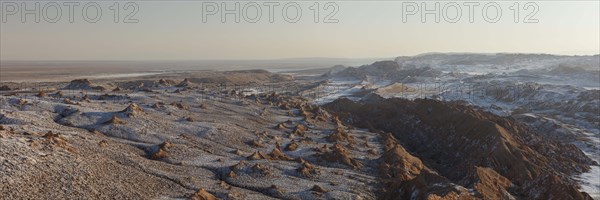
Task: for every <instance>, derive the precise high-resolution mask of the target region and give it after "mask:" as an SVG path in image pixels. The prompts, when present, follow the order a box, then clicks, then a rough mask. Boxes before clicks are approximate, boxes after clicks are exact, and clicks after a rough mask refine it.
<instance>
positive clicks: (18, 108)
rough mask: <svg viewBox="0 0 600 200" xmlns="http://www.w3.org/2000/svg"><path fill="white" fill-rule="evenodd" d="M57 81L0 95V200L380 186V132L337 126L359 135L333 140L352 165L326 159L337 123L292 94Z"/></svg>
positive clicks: (353, 190)
mask: <svg viewBox="0 0 600 200" xmlns="http://www.w3.org/2000/svg"><path fill="white" fill-rule="evenodd" d="M99 83H101V82H99ZM62 85H64V84H62ZM104 85H107V84H104ZM107 87H108V86H107ZM57 88H58V89H59V90H56V91H54V92H49V93H48V94H47V95H46V94H42V95H40V94H37V93H36V92H22V93H17V94H15V95H12V96H1V97H0V100H1V104H0V106H1V107H2V109H1V111H0V124H1V125H2V127H1V130H0V173H2V176H1V177H2V178H1V179H0V193H2V194H3V197H2V198H9V199H28V198H33V199H72V198H83V199H110V198H117V199H182V198H190V197H193V196H194V195H195V194H196V195H203V194H204V195H209V196H214V197H217V198H222V199H271V198H284V199H375V198H376V197H377V188H380V187H377V186H378V185H379V181H378V178H377V174H375V170H373V168H374V165H375V160H376V159H377V158H378V152H381V147H380V144H379V139H378V138H379V134H376V133H371V132H368V131H364V130H356V129H352V128H347V129H348V130H347V131H348V133H349V134H350V135H353V136H352V137H356V138H361V139H360V140H361V141H364V142H361V143H360V144H351V143H349V142H344V141H340V142H339V144H341V145H343V146H344V147H345V148H347V150H348V152H347V154H348V156H350V157H351V158H352V159H353V160H354V159H356V161H357V163H358V162H360V163H361V164H360V166H358V165H348V164H345V163H344V162H333V161H331V160H328V159H332V158H329V157H326V156H324V155H328V153H331V151H332V150H330V148H332V146H333V145H334V144H336V143H337V142H336V141H334V140H327V139H326V137H327V136H328V135H331V134H333V133H334V132H335V130H336V128H337V126H338V125H336V122H335V121H334V120H332V118H331V117H329V118H326V119H325V118H323V119H313V118H314V117H316V114H312V113H311V114H308V115H309V116H302V113H301V112H300V110H299V109H300V108H302V109H303V107H304V106H308V105H305V103H306V102H305V100H302V99H295V100H294V99H289V101H297V102H300V103H298V104H294V105H290V106H289V107H287V106H278V105H277V103H278V102H280V100H281V99H283V98H284V97H279V96H273V95H270V96H269V95H259V96H253V97H246V98H241V97H240V96H239V95H237V94H232V93H219V92H214V91H205V90H203V89H200V88H197V87H196V88H194V87H188V88H182V87H175V86H161V87H153V88H152V91H150V90H149V89H148V90H145V91H143V90H133V91H121V92H118V91H115V92H112V91H108V92H104V93H95V92H90V91H89V90H83V89H82V90H60V87H57ZM313 115H314V116H313ZM291 143H294V145H292V146H295V145H297V147H295V148H292V147H288V145H290V144H291ZM323 146H325V147H323ZM202 191H203V192H204V193H203V192H202ZM206 193H207V194H206Z"/></svg>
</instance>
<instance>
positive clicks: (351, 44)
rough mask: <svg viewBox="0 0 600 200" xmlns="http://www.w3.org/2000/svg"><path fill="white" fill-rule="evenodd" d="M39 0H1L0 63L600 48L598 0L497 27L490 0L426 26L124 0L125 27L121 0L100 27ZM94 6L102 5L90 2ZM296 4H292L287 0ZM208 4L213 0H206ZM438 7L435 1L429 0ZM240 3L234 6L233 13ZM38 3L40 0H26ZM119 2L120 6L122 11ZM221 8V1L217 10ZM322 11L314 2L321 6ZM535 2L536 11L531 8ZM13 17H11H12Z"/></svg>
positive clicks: (370, 10) (381, 8)
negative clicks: (25, 11) (129, 18)
mask: <svg viewBox="0 0 600 200" xmlns="http://www.w3.org/2000/svg"><path fill="white" fill-rule="evenodd" d="M49 2H56V1H40V10H42V11H43V10H44V7H45V8H46V9H45V10H46V15H42V16H41V17H40V18H41V19H40V22H39V23H35V22H34V17H35V16H34V15H31V14H30V15H26V17H27V18H26V20H27V21H26V22H25V23H22V22H21V17H22V16H21V13H19V12H20V11H19V12H17V13H14V12H12V10H11V9H12V8H14V5H17V6H18V7H17V9H21V7H22V4H21V2H17V4H13V3H12V2H11V1H4V0H2V2H1V3H2V10H0V12H1V13H0V15H2V16H3V21H2V23H1V27H0V39H1V41H0V59H2V60H180V59H185V60H196V59H275V58H297V57H340V58H367V57H393V56H400V55H415V54H419V53H426V52H524V53H552V54H598V53H599V52H600V50H599V49H600V39H599V38H600V30H599V29H600V28H599V24H600V19H599V18H600V12H599V7H600V5H599V1H542V2H536V4H535V5H529V6H528V7H525V3H526V2H525V1H498V5H499V6H500V8H501V9H502V11H501V14H502V15H501V17H500V18H499V21H497V22H496V23H490V22H487V21H486V18H485V17H483V13H484V10H483V7H484V5H485V4H486V3H490V2H481V3H480V4H479V5H478V6H475V7H474V15H473V20H474V22H473V23H470V22H469V17H468V14H469V7H467V6H465V5H464V3H465V2H458V4H452V5H449V4H448V2H447V1H438V3H440V12H441V13H442V14H444V7H445V8H447V9H446V10H445V11H447V12H445V13H446V15H444V16H446V18H448V19H450V20H445V18H444V16H441V17H440V19H441V20H440V22H439V23H436V22H435V21H434V17H435V16H434V15H426V20H427V21H426V22H425V23H423V22H421V15H420V12H417V13H416V14H415V15H407V17H406V18H405V20H406V22H403V14H410V13H409V12H403V5H404V6H406V7H405V8H406V9H409V8H413V7H410V5H412V6H414V5H417V8H418V9H419V11H421V10H422V4H421V3H423V2H420V1H413V2H414V3H413V2H407V1H404V4H403V2H400V1H341V2H335V3H336V4H330V5H331V6H329V7H327V8H329V9H327V10H326V9H324V6H325V3H326V2H324V1H318V2H319V8H320V9H319V10H320V11H319V23H315V22H314V19H313V18H314V11H313V10H311V9H310V7H311V5H313V4H314V3H315V2H317V1H306V0H304V1H298V5H300V7H301V8H302V11H301V13H302V16H301V17H300V18H299V21H298V22H296V23H290V22H287V21H285V18H284V17H283V16H282V13H283V12H284V10H283V7H284V5H285V4H286V2H280V3H279V4H280V5H279V6H275V7H274V12H275V13H274V15H273V19H274V21H275V22H274V23H271V22H269V18H268V13H267V12H268V11H269V9H268V8H269V7H267V6H265V5H263V3H265V2H257V4H252V5H259V6H260V8H261V11H262V16H261V18H260V20H259V21H258V22H256V23H249V22H247V21H245V18H244V17H243V16H240V18H241V19H240V23H235V21H234V15H226V17H227V18H226V20H227V21H226V22H225V23H222V22H221V16H220V13H217V14H215V15H207V18H206V21H207V22H206V23H205V22H203V14H207V13H208V12H203V5H218V6H219V7H220V9H222V4H220V3H221V2H216V1H213V2H216V3H217V4H211V3H212V2H208V1H168V2H166V1H164V2H163V1H138V2H135V3H136V5H137V7H138V8H139V12H137V14H136V15H135V16H134V18H135V19H138V20H139V22H138V23H123V22H122V21H123V18H124V17H125V15H127V14H129V11H131V10H132V8H133V7H134V6H130V7H128V8H130V9H128V10H125V9H123V6H124V4H125V3H124V2H120V4H119V7H120V12H119V23H115V22H114V21H113V19H114V15H113V14H114V11H113V10H111V9H110V6H111V5H112V4H113V3H114V1H97V2H98V4H99V5H100V7H99V8H100V9H101V10H102V16H101V18H99V20H98V21H97V22H96V23H89V22H86V21H85V20H84V17H83V15H82V13H83V11H82V7H83V5H84V4H86V3H89V1H88V2H81V3H80V5H79V6H75V7H74V15H73V19H74V22H73V23H70V22H69V17H68V11H69V7H67V6H65V5H63V3H64V2H60V1H59V2H57V4H52V5H46V4H48V3H49ZM91 2H93V1H91ZM237 2H239V3H240V12H242V14H243V7H244V6H246V8H247V15H244V16H247V18H249V19H251V18H254V16H256V11H255V7H252V6H251V5H250V3H251V2H250V1H237ZM287 2H289V1H287ZM515 2H517V3H518V4H519V6H518V8H519V17H518V21H519V22H518V23H515V22H514V17H515V15H514V8H516V7H513V9H512V10H511V6H513V4H514V3H515ZM203 3H204V4H203ZM424 3H426V5H425V6H428V9H433V8H434V5H435V3H436V1H425V2H424ZM56 5H58V6H60V7H61V10H62V15H61V17H60V18H57V19H59V20H58V22H56V23H49V22H47V21H46V20H47V19H46V20H45V18H44V16H46V18H48V19H50V21H51V20H52V19H53V18H55V16H56ZM234 5H235V4H234V2H228V3H226V6H228V7H229V8H230V9H232V8H233V7H234ZM335 5H337V8H338V12H337V14H335V16H334V17H333V19H337V20H339V22H337V23H323V18H324V17H325V15H327V14H329V13H330V12H331V11H332V9H333V8H334V7H336V6H335ZM453 5H458V6H459V8H460V9H461V12H462V17H461V18H460V19H459V20H458V22H456V23H449V22H448V21H452V19H453V18H454V17H455V16H456V14H457V13H456V7H453ZM26 6H29V8H31V9H32V8H34V6H35V5H34V2H27V5H26ZM535 7H537V8H538V9H537V13H536V14H535V15H534V16H533V17H532V18H531V19H537V20H539V22H538V23H523V19H524V18H525V17H526V16H527V15H528V14H530V13H532V11H533V10H534V8H535ZM113 8H114V7H113ZM208 8H212V7H208ZM313 8H314V7H313ZM526 8H527V9H526ZM87 13H88V15H89V18H91V19H93V18H94V16H95V11H94V7H89V8H88V10H87ZM287 13H288V16H289V18H290V19H293V18H294V17H295V16H296V15H295V14H296V12H295V9H294V7H289V8H288V10H287ZM487 13H488V20H489V19H493V18H494V17H495V16H496V12H495V9H494V7H488V10H487ZM4 20H5V21H6V22H4Z"/></svg>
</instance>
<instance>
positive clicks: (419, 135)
mask: <svg viewBox="0 0 600 200" xmlns="http://www.w3.org/2000/svg"><path fill="white" fill-rule="evenodd" d="M326 107H327V108H328V109H329V110H330V111H331V112H334V113H337V114H339V115H340V116H341V117H342V118H343V119H345V120H344V121H348V122H351V123H352V124H353V125H355V126H357V127H362V128H368V129H371V130H380V131H385V132H391V133H392V134H393V136H394V138H396V139H397V140H398V142H395V141H386V146H388V147H387V148H388V150H387V151H386V152H385V153H384V156H382V160H383V161H384V162H385V161H388V162H385V163H387V164H388V165H390V163H389V162H390V161H391V163H393V164H396V165H398V167H396V168H397V169H399V170H396V171H395V169H396V168H395V167H394V166H393V165H392V166H389V167H387V168H388V170H387V171H389V173H388V174H384V177H396V178H397V179H401V180H403V179H409V180H410V181H409V182H411V183H412V184H417V183H419V181H427V180H429V179H432V180H438V179H439V180H442V179H447V180H448V183H452V184H456V185H460V186H462V187H470V188H472V189H475V190H476V191H478V194H477V196H479V197H485V198H487V197H490V198H495V197H506V198H509V197H511V196H514V197H516V198H518V199H521V198H523V199H545V198H542V197H541V196H540V194H545V195H552V196H554V197H555V198H559V199H585V198H589V195H588V194H586V193H582V192H578V191H577V184H576V183H575V182H574V181H573V180H572V179H571V178H569V177H570V176H568V175H574V174H577V173H581V172H583V171H587V170H589V169H590V167H589V165H591V164H596V163H594V162H593V161H592V160H590V159H589V158H588V157H586V156H585V155H584V154H583V152H581V151H580V150H579V149H578V148H576V147H575V146H574V145H571V144H563V143H560V142H557V141H554V140H552V139H548V138H544V137H541V136H540V134H539V133H536V132H535V131H533V130H530V129H529V128H528V127H527V126H525V125H523V124H521V123H519V122H517V121H514V120H513V119H510V118H504V117H499V116H496V115H493V114H491V113H487V112H483V111H479V110H476V109H474V108H472V107H469V106H465V105H461V104H458V103H448V102H440V101H436V100H423V99H420V100H415V101H409V100H403V99H382V98H379V97H376V96H373V97H371V98H369V99H367V100H364V101H363V102H360V103H356V102H352V101H350V100H347V99H339V100H336V101H335V102H332V103H330V104H327V105H326ZM397 143H400V144H402V147H403V148H400V147H398V146H397ZM408 152H411V153H408ZM411 155H414V157H412V156H411ZM415 157H417V158H420V160H421V162H422V164H421V163H420V162H419V161H418V159H415ZM425 166H426V167H425ZM426 169H431V171H432V172H431V173H430V172H428V170H426ZM403 170H405V171H403ZM419 172H420V173H419ZM423 172H428V174H423ZM390 173H391V174H390ZM436 176H440V177H438V178H435V177H436ZM405 182H406V181H405ZM442 182H443V181H442ZM542 182H543V183H544V184H534V183H542ZM426 183H427V182H426ZM403 184H406V183H403ZM431 184H432V183H427V185H431ZM516 188H519V189H516ZM555 188H564V189H563V191H569V192H558V191H556V190H555ZM421 191H423V190H421ZM455 193H456V194H460V192H456V191H455ZM459 196H460V195H459Z"/></svg>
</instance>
